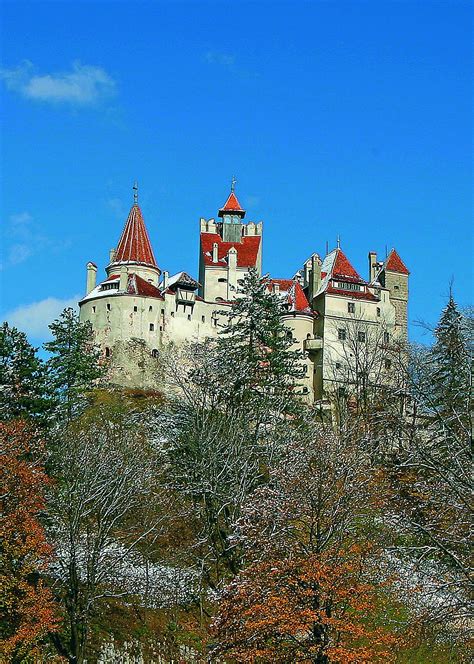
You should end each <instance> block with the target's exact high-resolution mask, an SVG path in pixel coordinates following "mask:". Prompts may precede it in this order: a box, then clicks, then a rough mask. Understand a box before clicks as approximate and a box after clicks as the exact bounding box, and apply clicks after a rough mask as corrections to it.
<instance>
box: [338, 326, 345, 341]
mask: <svg viewBox="0 0 474 664" xmlns="http://www.w3.org/2000/svg"><path fill="white" fill-rule="evenodd" d="M337 338H338V339H339V340H340V341H345V339H346V331H345V329H344V328H343V327H340V328H339V329H338V331H337Z"/></svg>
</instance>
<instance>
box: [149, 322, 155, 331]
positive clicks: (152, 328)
mask: <svg viewBox="0 0 474 664" xmlns="http://www.w3.org/2000/svg"><path fill="white" fill-rule="evenodd" d="M154 330H155V326H154V324H153V323H150V332H153V331H154Z"/></svg>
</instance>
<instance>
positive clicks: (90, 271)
mask: <svg viewBox="0 0 474 664" xmlns="http://www.w3.org/2000/svg"><path fill="white" fill-rule="evenodd" d="M86 269H87V280H86V295H89V293H90V292H91V291H93V290H94V288H95V285H96V283H97V265H96V264H95V263H92V262H91V261H89V262H88V263H87V265H86Z"/></svg>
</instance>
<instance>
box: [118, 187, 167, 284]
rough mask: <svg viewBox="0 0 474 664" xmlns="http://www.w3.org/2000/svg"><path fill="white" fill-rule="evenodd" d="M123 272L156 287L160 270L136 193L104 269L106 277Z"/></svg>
mask: <svg viewBox="0 0 474 664" xmlns="http://www.w3.org/2000/svg"><path fill="white" fill-rule="evenodd" d="M124 270H125V271H126V273H133V274H136V275H138V276H140V277H141V278H143V279H145V280H146V281H148V282H149V283H151V284H153V285H154V286H158V283H159V279H160V275H161V270H160V268H159V267H158V264H157V262H156V259H155V255H154V253H153V249H152V246H151V243H150V238H149V237H148V231H147V229H146V226H145V221H144V219H143V215H142V211H141V209H140V206H139V205H138V196H137V194H136V193H135V196H134V202H133V205H132V207H131V208H130V212H129V213H128V217H127V220H126V222H125V226H124V228H123V231H122V235H121V236H120V240H119V243H118V245H117V248H116V249H111V251H110V262H109V265H108V266H107V267H106V272H107V276H108V277H110V276H111V275H112V274H114V273H116V272H120V273H122V272H123V271H124Z"/></svg>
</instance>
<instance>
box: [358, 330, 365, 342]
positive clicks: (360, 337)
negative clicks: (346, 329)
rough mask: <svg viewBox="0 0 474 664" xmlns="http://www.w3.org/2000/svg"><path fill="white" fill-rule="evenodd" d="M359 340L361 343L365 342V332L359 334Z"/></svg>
mask: <svg viewBox="0 0 474 664" xmlns="http://www.w3.org/2000/svg"><path fill="white" fill-rule="evenodd" d="M357 340H358V341H360V342H361V343H364V342H365V332H357Z"/></svg>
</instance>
